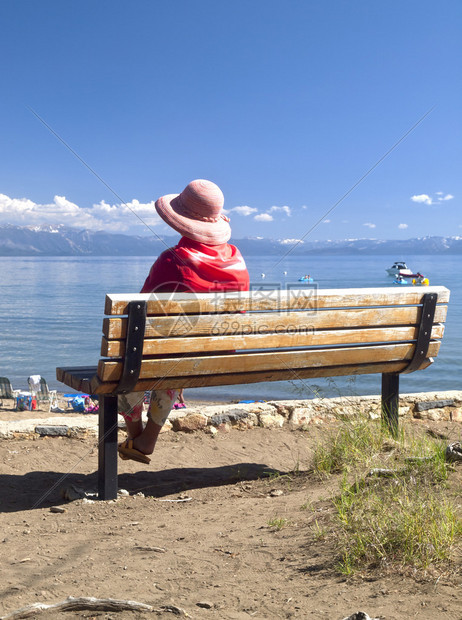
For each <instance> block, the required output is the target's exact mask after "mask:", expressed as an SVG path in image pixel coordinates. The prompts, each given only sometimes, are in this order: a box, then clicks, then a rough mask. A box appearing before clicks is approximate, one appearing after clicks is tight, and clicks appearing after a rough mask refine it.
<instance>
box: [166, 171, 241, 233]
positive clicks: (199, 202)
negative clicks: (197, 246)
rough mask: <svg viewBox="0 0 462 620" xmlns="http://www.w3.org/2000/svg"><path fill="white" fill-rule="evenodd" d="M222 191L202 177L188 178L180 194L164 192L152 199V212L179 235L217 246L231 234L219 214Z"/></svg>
mask: <svg viewBox="0 0 462 620" xmlns="http://www.w3.org/2000/svg"><path fill="white" fill-rule="evenodd" d="M224 202H225V199H224V196H223V192H222V191H221V189H220V188H219V187H218V185H215V183H212V181H206V180H205V179H196V180H195V181H191V183H189V184H188V185H187V186H186V187H185V188H184V190H183V191H182V192H181V194H167V195H166V196H161V197H160V198H159V199H158V200H156V211H157V213H158V214H159V215H160V217H161V218H162V219H163V220H164V222H166V223H167V224H168V225H169V226H171V227H172V228H173V229H174V230H176V231H177V232H179V233H181V234H182V235H183V236H185V237H188V238H189V239H193V240H194V241H199V242H201V243H207V244H208V245H221V244H222V243H226V242H227V241H228V239H229V238H230V237H231V227H230V225H229V218H227V217H226V216H225V215H223V204H224Z"/></svg>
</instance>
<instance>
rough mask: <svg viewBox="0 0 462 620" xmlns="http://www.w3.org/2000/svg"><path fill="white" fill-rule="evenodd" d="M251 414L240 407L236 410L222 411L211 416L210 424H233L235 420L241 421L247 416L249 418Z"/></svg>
mask: <svg viewBox="0 0 462 620" xmlns="http://www.w3.org/2000/svg"><path fill="white" fill-rule="evenodd" d="M249 415H250V413H249V412H248V411H242V410H240V409H238V410H236V411H233V410H231V411H229V412H227V413H220V414H216V415H214V416H212V417H211V418H210V424H212V425H213V426H220V424H225V423H226V422H230V423H231V424H233V422H239V421H241V420H244V419H245V418H248V417H249ZM253 415H255V414H253Z"/></svg>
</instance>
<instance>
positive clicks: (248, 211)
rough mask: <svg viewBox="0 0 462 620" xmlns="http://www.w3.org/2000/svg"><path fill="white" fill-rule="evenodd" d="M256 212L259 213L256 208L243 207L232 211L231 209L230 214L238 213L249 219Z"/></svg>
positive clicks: (234, 208)
mask: <svg viewBox="0 0 462 620" xmlns="http://www.w3.org/2000/svg"><path fill="white" fill-rule="evenodd" d="M256 211H258V209H256V208H255V207H247V206H245V205H244V206H242V207H233V208H232V209H229V211H228V213H237V214H238V215H244V216H245V217H247V216H248V215H251V214H252V213H255V212H256Z"/></svg>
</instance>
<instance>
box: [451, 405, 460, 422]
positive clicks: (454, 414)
mask: <svg viewBox="0 0 462 620" xmlns="http://www.w3.org/2000/svg"><path fill="white" fill-rule="evenodd" d="M449 419H450V420H451V422H462V407H456V409H453V410H452V411H450V412H449Z"/></svg>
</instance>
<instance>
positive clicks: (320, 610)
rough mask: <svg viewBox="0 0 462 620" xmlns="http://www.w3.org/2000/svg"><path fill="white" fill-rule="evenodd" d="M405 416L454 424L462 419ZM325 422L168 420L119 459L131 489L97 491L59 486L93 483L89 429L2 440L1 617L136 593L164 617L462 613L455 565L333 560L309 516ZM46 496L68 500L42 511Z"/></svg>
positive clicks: (318, 489)
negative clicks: (384, 566)
mask: <svg viewBox="0 0 462 620" xmlns="http://www.w3.org/2000/svg"><path fill="white" fill-rule="evenodd" d="M23 413H25V414H26V415H27V414H29V416H30V412H23ZM36 413H37V412H34V417H36ZM43 413H44V414H45V417H46V416H48V412H46V411H43ZM7 415H10V416H11V412H10V413H9V414H8V413H7V412H6V410H3V411H1V412H0V419H1V418H2V417H3V419H4V416H7ZM15 415H16V414H15ZM21 415H23V414H21ZM414 424H420V425H421V428H422V429H423V430H425V428H426V427H428V426H431V427H432V428H434V429H435V430H437V431H438V432H444V433H445V434H447V435H448V436H450V437H451V438H457V439H459V438H460V435H461V425H460V423H450V422H428V421H427V422H423V421H420V422H415V423H414ZM329 428H332V424H327V425H324V426H323V425H320V426H314V425H313V426H310V428H309V429H308V430H307V431H300V430H290V429H289V428H288V427H284V428H281V429H266V428H253V429H249V430H246V431H238V430H232V431H231V432H219V433H217V434H216V436H214V437H212V436H210V435H209V434H207V433H205V432H197V433H189V434H186V433H174V432H169V433H165V434H163V435H161V437H160V439H159V443H158V446H157V449H156V452H155V454H154V455H153V460H152V463H151V465H149V466H146V465H140V464H137V463H135V462H130V461H127V462H120V464H119V486H120V487H121V488H123V489H125V490H126V491H127V493H128V494H127V495H125V496H123V497H121V498H120V499H118V500H116V501H114V502H94V503H93V502H89V503H88V500H83V499H78V500H76V501H71V502H67V501H65V500H63V499H62V497H61V490H62V489H63V488H69V487H70V485H74V487H78V488H80V489H84V490H85V491H87V492H91V491H92V490H94V489H95V486H96V474H95V471H96V467H97V451H96V438H95V437H94V436H92V435H89V436H87V437H81V438H67V437H56V438H51V437H44V438H36V439H25V438H17V439H5V440H0V463H1V473H0V506H1V512H0V526H1V530H0V532H1V533H0V549H1V551H2V553H1V558H2V561H1V569H0V584H1V585H0V590H1V594H0V616H3V615H6V614H7V613H8V612H12V611H13V610H16V609H18V608H21V607H24V606H26V605H29V604H32V603H38V602H42V603H47V604H53V603H57V602H59V601H62V600H64V599H66V598H67V597H68V596H75V597H77V596H92V597H98V598H104V597H110V598H117V599H126V600H133V601H138V602H141V603H146V604H149V605H152V606H153V607H154V608H155V609H156V610H158V611H157V616H156V617H165V618H171V617H172V615H174V610H175V609H177V613H180V614H181V613H183V615H184V613H187V614H188V616H189V617H191V618H220V619H221V618H225V619H227V618H230V619H231V618H233V619H238V618H239V619H240V618H242V619H245V618H326V619H329V620H337V619H338V620H341V619H342V618H345V617H346V616H348V615H350V614H352V613H354V612H357V611H359V610H363V611H365V612H367V613H368V614H369V615H370V616H371V617H376V618H386V619H387V620H394V619H396V620H398V619H400V620H401V619H402V618H419V619H427V618H428V619H429V620H430V619H431V620H433V619H435V618H448V619H456V618H457V619H460V618H462V601H461V591H460V579H459V578H458V577H457V574H456V573H452V574H451V575H444V574H443V575H442V576H440V575H439V574H438V575H436V573H435V574H427V575H422V574H415V575H413V574H412V573H411V572H409V573H405V574H403V573H401V574H398V573H391V574H390V573H387V572H386V571H375V572H374V571H369V572H367V573H365V574H363V575H359V576H357V577H355V578H352V579H345V578H344V577H343V576H342V575H340V574H339V573H338V572H337V571H336V568H335V565H336V562H337V560H338V555H337V548H336V542H335V539H334V538H332V537H329V536H327V537H319V531H317V528H316V527H314V525H315V521H316V520H319V523H321V524H322V523H323V519H325V518H326V517H327V515H328V513H329V511H330V510H331V502H330V499H331V497H332V496H333V495H334V494H335V493H336V491H337V489H338V485H339V477H335V476H333V477H331V478H330V479H329V480H327V481H321V480H319V479H318V478H316V477H315V476H313V475H312V474H311V473H310V472H309V468H310V458H311V454H312V450H313V447H314V446H315V445H316V443H317V442H318V441H319V439H320V437H322V436H323V434H325V433H326V432H328V430H329ZM122 437H123V434H122V433H121V438H122ZM461 469H462V468H461ZM294 470H296V472H294ZM459 481H460V478H459ZM308 504H309V505H310V507H311V508H312V507H314V508H315V512H314V513H313V511H312V510H311V509H310V510H307V505H308ZM54 506H58V507H60V508H62V509H64V512H62V513H55V512H51V511H50V508H51V507H54ZM275 522H278V523H280V524H283V526H282V527H281V528H280V529H278V528H277V527H275V525H274V523H275ZM271 524H273V525H271ZM168 606H174V608H172V607H171V608H170V609H171V611H167V609H168ZM162 610H164V611H162ZM152 615H153V614H151V613H148V612H140V611H136V612H132V611H122V612H114V611H112V612H106V611H73V612H69V613H67V614H66V615H65V614H64V613H63V612H56V611H46V612H43V613H40V614H37V615H35V616H34V617H39V618H43V619H49V618H62V617H76V618H105V619H109V618H113V619H115V618H117V619H121V620H124V619H128V618H144V617H146V618H147V617H152Z"/></svg>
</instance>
